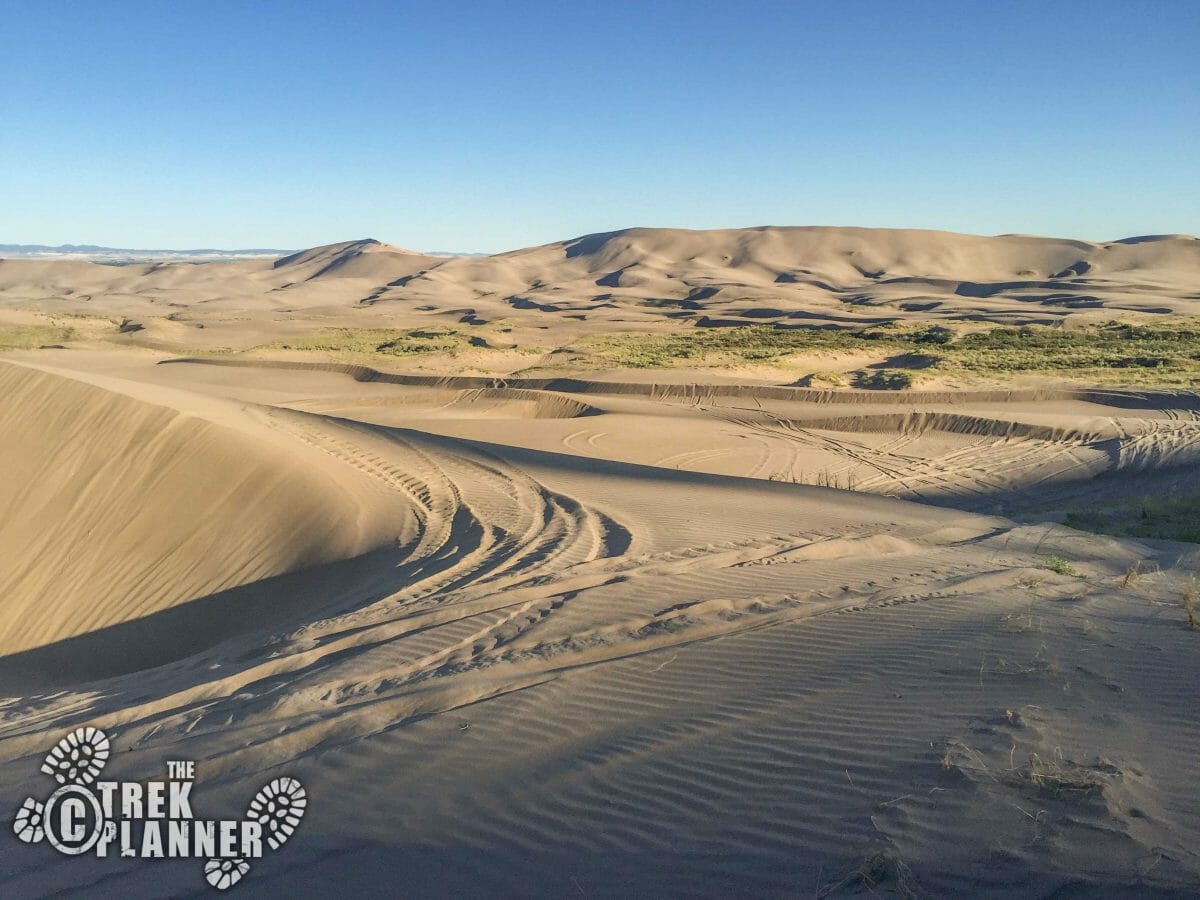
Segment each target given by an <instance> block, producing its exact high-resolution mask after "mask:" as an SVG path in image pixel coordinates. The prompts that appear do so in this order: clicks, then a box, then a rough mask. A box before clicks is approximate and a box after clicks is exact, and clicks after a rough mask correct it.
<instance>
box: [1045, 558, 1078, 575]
mask: <svg viewBox="0 0 1200 900" xmlns="http://www.w3.org/2000/svg"><path fill="white" fill-rule="evenodd" d="M1046 568H1047V569H1049V570H1050V571H1051V572H1054V573H1055V574H1056V575H1067V576H1069V577H1071V578H1082V577H1083V573H1082V572H1080V571H1079V570H1078V569H1076V568H1075V567H1074V566H1073V565H1071V563H1070V562H1068V561H1067V560H1065V559H1063V558H1062V557H1061V556H1057V555H1055V554H1051V555H1050V556H1047V557H1046Z"/></svg>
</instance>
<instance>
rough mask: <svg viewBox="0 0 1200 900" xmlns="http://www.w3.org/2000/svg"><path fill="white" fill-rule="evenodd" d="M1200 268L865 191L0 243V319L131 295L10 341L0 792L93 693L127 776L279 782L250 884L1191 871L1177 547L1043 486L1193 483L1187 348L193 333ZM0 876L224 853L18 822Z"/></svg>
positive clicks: (632, 890) (258, 887) (788, 300)
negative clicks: (468, 254)
mask: <svg viewBox="0 0 1200 900" xmlns="http://www.w3.org/2000/svg"><path fill="white" fill-rule="evenodd" d="M1066 269H1072V271H1071V272H1070V273H1069V274H1066V275H1064V274H1062V273H1063V271H1064V270H1066ZM803 270H808V271H807V272H806V271H803ZM1198 270H1200V242H1197V241H1195V240H1194V239H1191V238H1184V237H1167V238H1154V239H1145V240H1138V241H1126V242H1113V243H1111V244H1104V245H1097V244H1086V243H1083V242H1077V241H1060V240H1049V239H1041V238H1024V237H1005V238H994V239H985V238H974V237H967V236H961V235H940V234H936V233H927V232H883V233H879V232H869V231H866V230H858V229H765V230H764V229H757V230H749V231H745V232H709V233H694V232H658V231H652V230H640V229H637V230H632V231H628V232H620V233H617V234H614V235H601V236H595V237H592V238H585V239H580V240H576V241H568V242H564V243H562V244H555V245H549V246H547V247H543V248H534V249H532V250H527V251H518V252H516V253H513V254H505V255H502V256H499V257H489V258H459V259H449V260H447V259H442V258H436V257H424V256H421V255H419V254H414V253H410V252H408V251H403V250H399V249H397V248H388V247H386V246H384V245H379V244H375V243H362V242H357V243H352V244H346V245H338V246H335V247H330V248H317V249H314V250H311V251H305V252H304V253H301V254H297V255H295V256H293V257H289V258H286V259H282V260H279V261H278V262H276V263H270V262H266V263H264V262H261V261H249V262H231V263H211V264H204V265H183V264H168V265H164V266H153V265H150V266H143V265H134V266H122V267H111V266H94V265H89V264H86V263H78V262H55V263H49V262H40V261H39V262H15V261H14V262H4V263H0V307H3V308H4V310H5V312H6V315H8V317H9V321H18V320H21V321H26V320H27V321H33V319H30V318H28V317H38V316H44V315H45V314H47V313H48V312H53V313H54V314H55V315H62V314H66V313H77V314H78V313H80V312H81V311H82V312H87V313H88V314H89V315H105V316H117V317H121V318H126V317H128V318H131V319H136V320H138V321H139V322H141V323H142V324H143V326H144V327H143V328H142V329H141V330H138V331H126V332H123V333H121V332H118V333H116V334H109V333H107V332H104V333H99V332H97V335H90V334H89V335H86V336H85V338H86V339H84V340H82V341H78V342H74V343H72V344H71V345H70V346H69V347H67V348H66V349H53V348H47V349H26V350H13V351H9V352H7V353H4V354H3V356H2V357H0V436H2V437H0V472H3V478H2V479H0V512H3V517H2V518H0V560H2V561H3V565H2V566H0V603H2V604H3V612H4V615H3V616H2V617H0V696H2V697H3V698H4V699H0V807H3V808H5V809H9V810H15V809H16V807H17V805H18V804H19V803H20V802H21V800H22V799H23V798H24V797H25V796H26V795H31V794H32V795H35V796H44V795H45V794H46V793H47V790H46V787H47V785H46V778H45V776H43V775H41V774H39V773H38V766H39V765H40V761H41V758H42V757H43V756H44V754H45V752H46V751H47V749H48V748H49V746H50V744H51V743H52V742H53V741H54V740H56V739H57V738H58V737H60V736H61V735H63V734H65V733H66V732H68V731H69V730H70V729H71V728H73V727H75V726H76V725H80V724H90V725H95V726H98V727H102V728H104V729H105V730H106V731H107V732H108V733H109V735H110V736H111V738H112V740H113V750H114V752H113V757H112V760H111V762H110V763H109V768H108V769H107V770H106V774H108V775H110V776H111V777H120V778H125V779H129V780H138V779H144V778H147V777H151V776H154V775H155V774H157V773H159V772H160V771H161V768H162V764H163V761H164V760H166V759H194V760H196V761H197V764H198V772H197V780H198V784H197V787H196V795H197V797H201V798H202V803H203V805H204V808H205V810H208V811H212V812H214V813H220V814H237V813H239V812H240V811H241V810H242V808H243V807H244V806H245V803H246V800H247V799H248V798H249V797H250V796H251V795H252V794H253V793H254V791H256V790H257V789H258V788H259V787H260V786H261V785H262V784H263V783H265V782H266V781H267V780H268V779H269V778H271V777H274V776H276V775H281V774H287V775H292V776H295V777H297V778H299V779H301V780H302V781H303V782H304V784H305V786H306V788H307V789H308V792H309V796H310V809H309V813H308V815H307V816H306V818H305V820H304V821H303V823H302V824H301V826H300V828H299V830H298V831H297V834H296V835H295V837H294V838H293V839H292V840H291V841H290V842H289V843H288V844H287V845H286V846H285V847H284V848H282V849H281V850H280V851H278V852H277V853H274V854H269V855H268V856H267V857H266V858H264V859H262V860H259V861H256V862H255V865H254V867H253V868H252V871H251V873H250V874H249V875H248V876H247V877H246V879H245V881H244V882H243V883H242V884H241V885H240V886H239V887H238V890H242V891H248V892H249V893H250V895H253V896H297V895H302V896H314V895H315V896H319V895H323V894H339V895H344V894H348V893H353V894H355V895H361V896H396V895H397V894H401V895H407V894H411V895H415V896H455V897H458V896H479V897H482V896H555V897H558V896H587V897H628V896H712V897H718V896H719V897H727V896H793V895H802V896H847V895H856V894H871V893H878V894H884V895H888V894H895V895H900V896H984V895H986V896H1009V897H1026V896H1050V895H1053V896H1095V895H1104V896H1129V897H1134V896H1148V895H1154V896H1190V895H1193V894H1194V892H1195V890H1196V886H1197V884H1198V883H1200V855H1198V852H1197V848H1198V846H1200V842H1198V840H1197V837H1198V835H1200V802H1198V801H1197V790H1196V785H1197V784H1200V719H1197V716H1196V712H1195V701H1196V696H1197V686H1198V685H1200V633H1197V632H1194V631H1192V630H1190V629H1189V627H1188V624H1187V617H1186V614H1185V611H1184V609H1183V605H1182V603H1183V598H1184V597H1185V595H1186V594H1187V593H1188V591H1189V586H1190V585H1191V584H1192V579H1193V577H1194V574H1195V573H1196V571H1197V569H1200V552H1198V551H1197V547H1196V545H1195V544H1191V543H1182V542H1175V541H1168V540H1160V539H1138V540H1134V539H1129V538H1116V537H1107V536H1102V535H1096V534H1091V533H1087V532H1083V531H1078V530H1075V529H1073V528H1070V527H1068V526H1067V525H1065V524H1063V522H1064V519H1065V513H1066V512H1068V511H1071V510H1077V509H1080V508H1087V507H1089V506H1095V505H1097V504H1100V503H1102V502H1117V501H1124V500H1133V501H1136V499H1137V498H1138V497H1142V496H1146V495H1148V494H1151V493H1153V494H1164V493H1165V494H1186V493H1187V492H1188V491H1191V492H1195V491H1197V490H1198V489H1200V485H1198V484H1197V479H1196V476H1195V472H1196V465H1197V462H1198V458H1200V418H1198V416H1197V413H1198V412H1200V394H1198V393H1197V392H1195V391H1192V390H1188V389H1159V390H1149V389H1144V388H1141V389H1132V388H1120V387H1113V386H1107V387H1104V388H1087V387H1081V386H1065V385H1063V384H1059V383H1046V384H1021V385H1016V386H1014V385H993V386H988V387H986V388H978V389H975V390H929V391H899V392H880V391H853V390H835V391H822V390H809V389H804V388H798V387H795V386H791V385H787V384H783V383H779V382H778V381H777V382H775V383H772V382H771V381H770V378H769V372H766V373H764V372H755V373H753V375H752V376H747V375H746V373H741V374H740V377H739V373H737V372H729V371H718V372H706V371H702V370H697V371H672V372H637V373H631V372H627V371H613V372H578V373H575V374H574V375H570V376H554V377H550V376H538V375H536V374H535V375H530V376H524V377H522V376H519V375H518V376H515V377H506V378H495V377H489V376H485V375H482V374H479V373H478V372H476V373H475V374H462V373H455V372H452V371H450V370H449V368H446V366H448V364H447V363H445V362H444V361H443V363H440V364H439V365H442V366H443V370H442V371H429V370H421V371H415V370H406V368H405V366H404V364H403V362H404V361H403V360H399V361H397V363H396V364H395V365H394V366H392V367H385V366H362V365H359V366H354V365H348V364H346V363H345V362H340V361H336V360H326V361H324V362H322V361H318V360H316V359H310V360H297V359H280V358H270V355H269V354H265V355H264V354H257V355H238V354H233V355H229V354H220V355H204V354H201V355H195V354H189V353H182V352H180V351H181V350H184V349H193V350H194V349H195V348H196V346H197V342H198V340H199V339H198V338H197V337H196V335H197V334H199V335H201V336H202V337H203V338H204V339H205V340H213V341H220V342H225V343H227V345H228V346H238V345H241V346H250V345H251V344H255V343H259V342H261V341H262V340H263V339H264V338H266V337H271V338H274V337H278V336H279V335H286V334H291V333H300V332H303V331H306V330H312V329H313V328H318V327H326V326H327V325H328V324H329V323H330V322H335V323H339V324H340V323H344V322H347V321H351V322H357V321H362V322H367V323H370V324H371V325H372V327H375V325H376V324H378V322H380V321H394V322H395V323H397V324H398V325H404V326H407V325H410V324H412V323H419V322H420V321H424V320H428V319H429V318H430V317H437V316H443V317H444V316H445V314H446V313H447V312H448V311H449V310H463V309H468V308H469V309H471V310H473V311H474V312H473V313H471V314H472V315H477V316H480V317H484V318H487V317H497V318H503V319H504V321H507V322H510V323H511V324H512V326H513V328H514V332H513V333H514V334H516V335H518V337H520V336H521V335H523V334H524V333H525V330H529V331H533V330H539V331H543V332H550V335H549V337H550V339H551V342H554V341H557V340H559V339H560V338H563V337H564V336H567V335H571V334H575V333H578V331H579V330H580V329H587V328H590V327H599V326H598V325H597V322H598V321H599V322H607V323H609V325H611V324H612V323H613V322H616V323H617V325H619V326H620V327H628V328H631V329H635V328H641V327H645V328H653V329H671V328H683V327H686V323H685V322H684V321H682V320H680V319H668V318H665V317H664V315H663V312H662V308H661V307H651V306H646V305H644V301H645V300H646V299H647V298H648V297H652V296H653V297H657V298H659V299H671V298H675V299H680V298H686V297H687V296H688V295H689V294H693V292H694V291H696V289H697V288H702V287H705V286H716V285H717V283H718V282H720V286H719V289H718V293H716V294H714V295H712V296H711V297H709V298H707V299H706V300H703V301H696V302H698V303H699V302H702V303H704V304H706V305H705V306H704V307H703V308H702V309H697V310H692V311H693V312H697V313H698V314H700V315H705V316H709V317H712V318H714V319H715V318H729V317H734V316H736V315H737V313H736V312H735V310H737V309H747V308H757V307H758V306H759V304H761V306H762V307H763V308H766V307H768V306H769V307H770V308H771V309H775V310H778V311H780V315H779V316H774V317H766V321H784V320H791V321H796V319H797V318H803V316H800V317H797V316H796V314H797V313H803V314H804V315H806V316H811V317H813V318H804V319H803V320H804V321H818V320H819V321H820V323H822V324H832V323H834V317H835V315H836V316H838V317H846V316H849V317H860V318H861V317H862V315H863V312H864V311H870V310H871V308H872V307H873V306H883V307H886V308H887V309H888V311H889V314H894V313H897V312H902V313H904V314H906V315H911V316H914V317H917V318H920V319H925V318H934V319H953V320H955V321H971V319H970V318H969V317H972V316H981V315H983V316H987V317H989V321H999V322H1011V321H1016V320H1017V319H1018V317H1021V318H1022V319H1028V318H1029V317H1030V316H1033V317H1034V318H1035V319H1036V318H1039V317H1045V316H1050V317H1056V318H1063V319H1071V318H1072V317H1085V320H1086V317H1087V316H1089V315H1093V314H1095V307H1094V306H1091V307H1089V306H1088V305H1086V304H1074V305H1061V304H1057V305H1056V304H1054V303H1047V302H1045V296H1044V295H1046V294H1047V293H1072V295H1073V296H1078V295H1079V294H1080V292H1082V291H1084V290H1085V289H1086V291H1087V292H1088V295H1089V296H1093V297H1095V298H1098V300H1099V302H1100V303H1101V304H1102V311H1103V313H1104V315H1111V314H1113V313H1114V311H1131V310H1141V311H1142V312H1146V311H1147V310H1149V309H1150V308H1151V307H1162V308H1169V309H1170V311H1171V312H1173V313H1174V314H1190V313H1192V312H1194V309H1193V307H1194V305H1195V302H1196V300H1197V296H1196V294H1195V284H1196V281H1195V275H1196V272H1197V271H1198ZM614 273H616V274H614ZM789 274H790V275H792V276H794V277H795V280H791V279H789V278H781V276H784V275H789ZM406 279H407V280H406ZM598 279H599V280H607V281H609V282H610V284H606V285H603V286H596V284H595V282H596V281H597V280H598ZM391 282H396V283H395V284H392V283H391ZM818 282H820V284H818ZM1016 282H1019V284H1017V283H1016ZM1049 282H1053V283H1054V285H1055V286H1054V287H1046V286H1045V283H1049ZM535 284H536V285H537V286H535V287H531V285H535ZM966 284H972V285H976V286H977V287H976V288H967V289H966V290H964V289H963V286H964V285H966ZM1039 284H1042V286H1040V287H1039V286H1038V285H1039ZM284 285H290V286H287V287H285V286H284ZM588 285H590V286H588ZM1063 285H1066V286H1063ZM978 286H989V287H988V288H987V290H984V289H983V288H982V287H978ZM588 292H591V293H592V294H599V293H609V294H611V295H612V298H611V299H610V300H605V301H601V302H600V303H594V302H593V301H592V300H591V299H590V297H589V296H588ZM864 292H865V293H869V294H870V297H871V303H869V304H861V303H860V304H847V303H845V302H843V301H844V298H845V296H848V295H851V294H854V295H857V294H861V293H864ZM723 294H725V295H728V296H729V299H728V300H724V299H717V298H720V297H722V295H723ZM514 296H521V297H524V298H526V299H528V300H529V301H530V302H531V303H534V304H535V305H534V306H522V305H521V304H515V303H512V302H509V301H510V300H511V298H512V297H514ZM918 296H919V297H923V298H925V299H924V300H923V301H921V302H922V303H924V304H926V305H928V306H929V308H927V309H920V310H907V311H906V310H901V309H900V304H902V303H909V304H911V303H915V302H917V301H916V300H914V299H913V298H916V297H918ZM1035 296H1042V299H1041V300H1034V299H1031V298H1033V297H1035ZM364 298H373V299H369V302H367V301H366V300H365V299H364ZM506 298H507V299H506ZM551 298H553V299H551ZM578 304H584V305H585V306H587V309H588V310H589V311H588V313H587V315H588V318H587V319H586V320H580V319H572V318H567V317H568V316H570V315H573V314H574V313H572V312H571V310H572V309H574V308H575V307H576V305H578ZM588 304H591V305H588ZM605 304H608V305H605ZM547 305H554V306H559V307H561V309H559V310H547V309H544V308H541V307H544V306H547ZM419 306H434V307H436V309H433V310H419V309H417V307H419ZM597 307H599V308H598V309H597ZM673 309H678V307H673ZM97 310H101V311H102V312H101V313H97V312H96V311H97ZM359 314H362V315H363V316H366V317H368V318H366V319H362V320H357V319H354V317H355V316H357V315H359ZM466 314H467V313H462V312H459V313H456V315H459V316H461V315H466ZM21 317H26V319H21ZM389 317H390V318H389ZM756 321H757V319H756ZM643 322H644V323H645V324H644V325H643V324H641V323H643ZM200 325H204V326H206V327H204V328H200V327H199V326H200ZM212 332H216V333H217V335H218V337H215V338H213V337H210V333H212ZM238 342H241V343H240V344H239V343H238ZM465 368H467V369H470V368H472V367H471V366H466V367H465ZM0 880H2V882H3V884H4V894H5V896H13V897H26V896H29V897H33V896H45V895H47V894H50V893H53V892H77V893H81V894H95V893H96V892H98V891H106V892H118V893H120V894H121V895H122V896H129V897H138V896H163V895H172V896H174V895H190V894H194V893H199V892H201V891H202V890H207V888H206V886H205V884H204V881H203V878H202V874H201V871H200V867H199V866H198V865H197V864H196V863H195V861H169V862H158V863H148V862H145V861H141V860H129V859H103V860H97V859H94V858H90V857H83V858H72V857H66V856H61V855H59V854H56V853H54V852H52V851H51V850H50V849H49V848H48V847H46V846H45V845H44V844H40V845H32V846H29V845H24V844H19V843H18V842H16V841H15V840H12V839H11V838H10V839H8V841H7V842H6V843H5V845H4V852H3V854H0Z"/></svg>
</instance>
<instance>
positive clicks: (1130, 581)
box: [1121, 559, 1142, 588]
mask: <svg viewBox="0 0 1200 900" xmlns="http://www.w3.org/2000/svg"><path fill="white" fill-rule="evenodd" d="M1141 574H1142V561H1141V560H1140V559H1137V560H1134V561H1133V562H1132V563H1130V565H1129V568H1128V569H1126V570H1125V576H1124V577H1123V578H1122V579H1121V587H1123V588H1131V587H1133V586H1134V585H1135V584H1137V580H1138V578H1140V577H1141Z"/></svg>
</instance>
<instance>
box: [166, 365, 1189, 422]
mask: <svg viewBox="0 0 1200 900" xmlns="http://www.w3.org/2000/svg"><path fill="white" fill-rule="evenodd" d="M180 363H189V364H193V365H205V366H240V367H245V368H252V369H254V368H263V369H293V370H296V371H312V372H337V373H340V374H343V375H347V376H349V377H351V378H353V379H354V380H355V381H360V382H381V383H385V384H400V385H408V386H411V387H434V388H450V389H460V390H481V389H482V390H492V391H501V390H514V389H515V390H519V391H554V392H560V393H567V394H615V395H631V396H641V397H649V398H652V399H659V400H683V401H689V402H704V401H705V400H709V399H713V398H717V397H732V398H745V399H755V398H757V399H761V400H791V401H796V402H805V403H817V404H822V403H824V404H852V405H859V404H862V405H877V404H895V405H897V406H911V405H913V404H930V403H938V404H954V403H1006V402H1028V401H1050V400H1081V401H1084V402H1088V403H1096V404H1099V405H1101V406H1113V407H1120V408H1137V409H1188V410H1200V393H1198V392H1196V391H1186V390H1160V391H1148V390H1132V389H1130V390H1122V389H1108V390H1102V389H1088V388H1079V389H1075V388H1034V389H1014V390H1000V389H997V390H962V391H955V390H946V391H852V390H847V391H843V390H814V389H811V388H800V387H789V386H782V385H750V384H658V383H651V382H629V381H599V380H591V379H584V378H492V377H483V376H469V375H404V374H399V373H396V372H381V371H380V370H378V369H374V368H371V367H370V366H358V365H350V364H343V363H319V362H292V361H287V360H261V359H227V358H210V357H196V358H179V359H167V360H163V361H162V363H160V364H162V365H166V364H180Z"/></svg>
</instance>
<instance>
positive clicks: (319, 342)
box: [263, 328, 472, 356]
mask: <svg viewBox="0 0 1200 900" xmlns="http://www.w3.org/2000/svg"><path fill="white" fill-rule="evenodd" d="M471 346H472V344H471V341H470V338H469V337H468V336H467V335H465V334H462V333H461V332H458V331H454V330H452V329H442V328H409V329H406V330H403V331H398V330H396V329H394V328H329V329H326V330H324V331H320V332H318V333H316V334H311V335H307V336H305V337H299V338H284V339H282V340H278V341H272V342H271V343H270V344H266V345H265V346H264V348H263V349H270V350H301V351H306V352H314V353H321V352H324V353H337V354H350V355H375V354H384V355H387V356H411V355H414V354H418V353H450V354H454V353H457V352H459V351H461V350H467V349H470V348H471Z"/></svg>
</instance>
